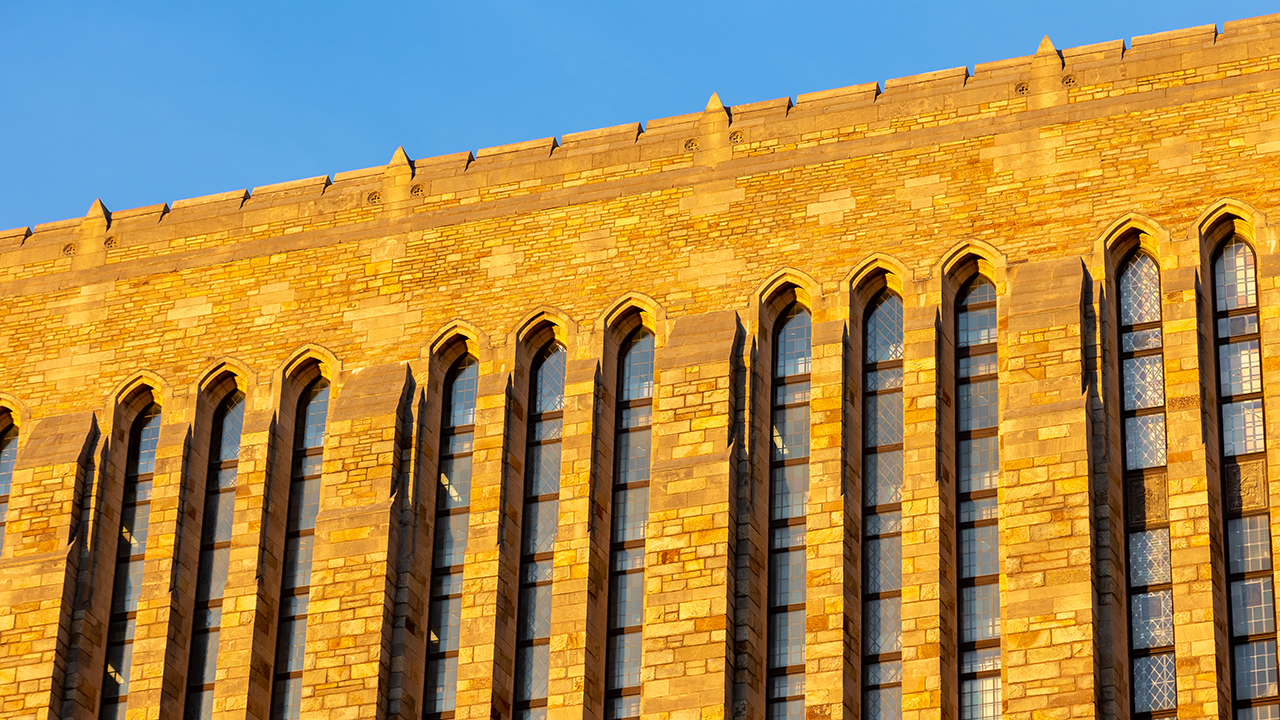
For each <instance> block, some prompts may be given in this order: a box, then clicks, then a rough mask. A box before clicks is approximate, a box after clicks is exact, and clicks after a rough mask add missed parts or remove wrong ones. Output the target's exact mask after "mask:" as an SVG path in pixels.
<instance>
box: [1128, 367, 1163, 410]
mask: <svg viewBox="0 0 1280 720" xmlns="http://www.w3.org/2000/svg"><path fill="white" fill-rule="evenodd" d="M1161 405H1164V359H1163V358H1162V357H1160V356H1159V355H1143V356H1142V357H1135V358H1126V359H1125V361H1124V409H1125V410H1145V409H1146V408H1154V407H1160V406H1161Z"/></svg>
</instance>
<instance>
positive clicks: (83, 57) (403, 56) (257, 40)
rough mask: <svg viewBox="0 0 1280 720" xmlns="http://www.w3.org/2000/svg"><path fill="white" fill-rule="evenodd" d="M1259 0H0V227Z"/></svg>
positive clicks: (1245, 8) (1209, 15)
mask: <svg viewBox="0 0 1280 720" xmlns="http://www.w3.org/2000/svg"><path fill="white" fill-rule="evenodd" d="M1268 5H1269V4H1268V3H1264V2H1207V1H1203V0H1166V1H1165V2H1159V3H1157V2H1125V1H1124V0H1119V1H1117V0H1110V1H1107V2H1103V1H1098V0H1082V1H1079V2H1075V3H1063V2H1039V1H1031V0H1028V1H1024V2H1008V1H996V0H981V1H970V2H955V1H953V2H919V1H913V0H897V1H896V2H876V3H866V2H813V1H810V0H792V2H789V3H766V2H753V1H750V0H740V1H738V2H719V1H716V2H702V1H700V0H685V1H684V2H674V1H671V0H649V1H648V2H631V3H621V2H556V1H547V2H540V3H535V2H498V1H496V0H494V1H490V0H472V1H471V2H465V1H464V2H453V3H443V2H394V1H390V0H388V1H385V2H380V1H377V0H375V1H368V0H366V2H360V3H357V2H329V1H326V0H320V1H318V2H310V3H283V2H272V1H271V0H260V1H259V2H252V3H250V2H231V1H226V0H224V1H223V2H216V3H196V2H167V3H161V2H128V3H53V2H49V3H44V2H18V1H17V0H0V47H2V48H3V54H2V55H0V230H3V229H6V228H11V227H20V226H23V225H35V224H37V223H42V222H48V221H52V220H60V219H64V218H69V217H78V216H81V215H83V214H84V213H85V212H86V211H87V210H88V209H89V205H90V204H91V203H92V202H93V200H94V198H97V197H101V198H102V200H103V202H104V203H106V205H107V207H108V208H111V209H115V210H120V209H124V208H130V207H138V206H141V205H150V204H155V203H161V202H170V201H173V200H176V199H180V198H185V197H195V196H199V195H207V194H211V193H216V192H223V191H227V190H237V189H240V188H252V187H253V186H255V185H266V184H269V183H275V182H283V181H286V180H293V179H297V178H303V177H310V176H314V175H323V174H330V175H332V174H334V173H337V172H342V171H344V170H353V169H357V168H363V167H370V166H374V165H381V164H384V163H386V162H387V161H388V160H390V158H391V155H392V153H393V152H394V150H395V148H396V146H397V145H403V146H404V147H405V150H406V151H407V152H408V153H409V156H410V157H413V158H420V157H428V156H432V155H440V154H444V153H450V152H458V151H462V150H475V149H477V148H481V147H488V146H491V145H500V144H505V143H510V142H518V141H521V140H528V139H532V138H539V137H547V136H550V135H555V136H560V135H563V134H565V133H570V132H577V131H580V130H589V129H592V128H597V127H605V126H608V125H617V124H620V123H624V122H635V121H639V122H647V121H648V120H650V119H652V118H659V117H666V116H669V115H678V114H682V113H687V112H695V111H698V110H701V109H702V107H703V106H704V105H705V103H706V100H707V98H708V97H709V96H710V95H711V93H712V92H719V93H720V97H721V98H722V99H723V100H724V102H725V103H727V104H730V105H733V104H742V103H748V102H755V101H759V100H768V99H772V98H779V97H784V96H790V97H792V98H794V97H795V96H796V95H798V94H800V93H805V92H812V91H815V90H823V89H827V88H833V87H841V86H844V85H852V84H856V83H862V82H870V81H881V82H883V81H884V80H885V79H887V78H892V77H899V76H903V75H912V74H916V73H921V72H928V71H931V70H939V69H943V68H950V67H958V66H960V65H967V66H969V67H970V68H972V67H973V66H974V65H975V64H977V63H982V62H988V61H991V60H999V59H1001V58H1006V57H1015V56H1018V55H1029V54H1031V53H1033V52H1035V49H1036V46H1037V45H1038V44H1039V42H1040V38H1041V37H1043V36H1044V35H1046V34H1047V35H1049V36H1050V38H1051V39H1052V40H1053V42H1054V44H1055V45H1056V46H1057V47H1059V48H1064V47H1072V46H1076V45H1086V44H1090V43H1095V42H1103V41H1107V40H1115V39H1118V38H1124V39H1126V40H1127V39H1128V38H1130V37H1132V36H1134V35H1143V34H1148V33H1153V32H1160V31H1164V30H1173V29H1177V28H1183V27H1190V26H1194V25H1207V24H1213V23H1216V24H1217V25H1218V26H1219V28H1221V26H1222V23H1223V22H1226V21H1229V20H1234V19H1239V18H1244V17H1253V16H1257V15H1264V14H1267V13H1269V12H1276V11H1280V8H1278V7H1276V6H1274V5H1270V6H1268Z"/></svg>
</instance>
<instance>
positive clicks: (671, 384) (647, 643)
mask: <svg viewBox="0 0 1280 720" xmlns="http://www.w3.org/2000/svg"><path fill="white" fill-rule="evenodd" d="M738 333H739V326H738V319H737V315H736V313H734V312H732V311H725V312H717V313H710V314H707V315H700V316H691V317H685V318H681V319H680V320H678V321H677V322H676V324H675V327H674V328H673V329H672V332H671V336H670V339H669V340H668V342H667V345H666V347H664V348H662V349H661V351H660V352H659V353H658V354H657V356H656V358H655V366H656V367H655V370H656V373H657V387H656V407H655V418H654V426H653V427H654V437H653V448H654V450H653V466H652V467H653V470H652V475H651V477H652V480H651V485H650V491H649V493H650V494H649V526H648V536H647V539H646V546H645V610H644V640H643V655H642V665H641V681H642V682H643V689H642V696H641V706H640V712H641V715H642V717H643V718H644V719H645V720H721V719H722V718H724V717H725V716H726V714H727V708H728V706H729V701H730V695H731V692H732V688H733V677H732V674H733V671H732V657H733V655H732V646H731V645H730V636H729V632H730V630H729V623H730V621H731V620H732V611H731V604H732V598H733V591H734V588H733V583H734V572H733V571H734V567H733V563H734V559H733V558H734V548H735V529H736V528H735V524H736V522H735V518H736V514H737V507H736V505H737V483H736V472H735V469H736V457H735V452H734V450H735V448H734V442H733V440H734V439H733V437H732V432H733V427H734V423H733V408H734V390H733V388H734V367H735V359H734V352H735V348H736V346H737V341H738V337H739V336H738Z"/></svg>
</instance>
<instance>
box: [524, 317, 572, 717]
mask: <svg viewBox="0 0 1280 720" xmlns="http://www.w3.org/2000/svg"><path fill="white" fill-rule="evenodd" d="M565 359H566V358H565V351H564V348H563V347H561V346H560V345H559V344H558V343H555V342H552V343H550V344H549V345H547V346H546V347H545V348H544V349H543V350H542V351H541V352H539V353H538V356H537V359H536V361H535V363H534V370H533V387H532V388H530V393H529V399H530V405H531V408H530V411H531V412H530V415H529V441H528V452H527V454H526V458H525V465H524V466H525V475H524V512H523V520H522V522H521V525H522V526H523V529H522V538H521V540H520V600H519V603H520V610H519V612H518V613H517V615H516V618H517V620H516V672H515V682H516V688H515V690H516V692H515V699H516V720H545V718H546V716H547V674H548V671H549V670H550V666H551V565H552V562H551V561H552V553H553V551H554V550H555V544H556V531H557V530H558V528H559V523H560V518H559V507H560V438H561V435H562V430H563V424H564V369H565Z"/></svg>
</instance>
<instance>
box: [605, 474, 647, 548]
mask: <svg viewBox="0 0 1280 720" xmlns="http://www.w3.org/2000/svg"><path fill="white" fill-rule="evenodd" d="M648 522H649V488H645V487H638V488H629V489H626V490H616V491H614V493H613V542H627V541H628V540H643V539H644V536H645V528H646V527H647V526H648Z"/></svg>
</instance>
